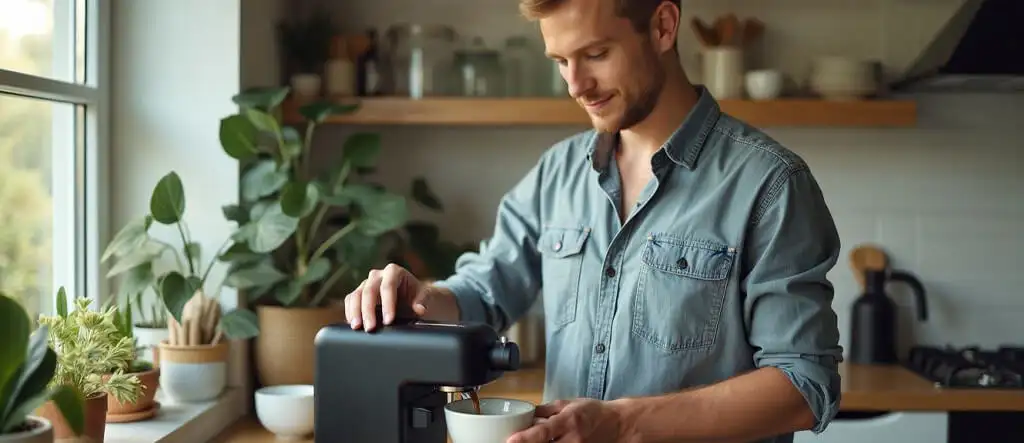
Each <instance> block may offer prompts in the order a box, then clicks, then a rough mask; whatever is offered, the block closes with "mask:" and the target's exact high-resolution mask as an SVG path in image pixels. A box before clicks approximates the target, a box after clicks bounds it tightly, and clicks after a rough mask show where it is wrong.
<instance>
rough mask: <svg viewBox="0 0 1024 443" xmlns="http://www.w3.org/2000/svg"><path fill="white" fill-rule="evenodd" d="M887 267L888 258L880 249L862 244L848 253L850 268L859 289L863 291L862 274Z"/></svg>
mask: <svg viewBox="0 0 1024 443" xmlns="http://www.w3.org/2000/svg"><path fill="white" fill-rule="evenodd" d="M887 267H889V258H888V257H887V256H886V254H885V251H884V250H882V248H881V247H879V246H877V245H873V244H862V245H859V246H857V247H855V248H853V250H852V251H850V268H852V269H853V276H854V278H856V279H857V283H858V284H859V285H860V287H861V289H862V290H863V289H864V273H865V272H867V271H879V270H883V269H885V268H887Z"/></svg>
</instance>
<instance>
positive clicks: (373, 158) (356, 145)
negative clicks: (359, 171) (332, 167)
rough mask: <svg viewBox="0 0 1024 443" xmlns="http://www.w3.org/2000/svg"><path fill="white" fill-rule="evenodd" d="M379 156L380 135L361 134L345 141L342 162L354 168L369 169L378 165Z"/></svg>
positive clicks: (372, 133) (371, 133)
mask: <svg viewBox="0 0 1024 443" xmlns="http://www.w3.org/2000/svg"><path fill="white" fill-rule="evenodd" d="M379 155H380V134H377V133H374V132H359V133H355V134H352V135H351V136H350V137H349V138H348V139H347V140H345V146H344V147H343V148H342V154H341V161H342V162H345V163H349V164H351V165H352V167H353V168H369V167H373V166H374V165H376V164H377V157H378V156H379Z"/></svg>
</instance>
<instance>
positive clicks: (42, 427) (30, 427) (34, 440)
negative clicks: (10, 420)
mask: <svg viewBox="0 0 1024 443" xmlns="http://www.w3.org/2000/svg"><path fill="white" fill-rule="evenodd" d="M25 423H26V426H24V427H23V428H22V429H21V430H19V431H17V432H12V433H9V434H0V443H53V425H52V424H50V420H47V419H45V418H42V417H36V416H32V415H30V416H28V417H25Z"/></svg>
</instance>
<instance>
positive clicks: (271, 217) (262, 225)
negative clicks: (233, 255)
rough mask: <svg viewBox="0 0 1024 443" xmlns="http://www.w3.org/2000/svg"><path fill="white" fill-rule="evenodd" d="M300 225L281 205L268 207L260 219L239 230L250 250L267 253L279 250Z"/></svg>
mask: <svg viewBox="0 0 1024 443" xmlns="http://www.w3.org/2000/svg"><path fill="white" fill-rule="evenodd" d="M298 225H299V219H297V218H295V217H292V216H290V215H288V214H285V213H284V212H283V211H282V210H281V205H280V204H273V205H270V206H268V207H267V210H266V211H264V212H263V213H262V214H260V217H259V218H257V219H254V220H253V221H251V222H249V224H247V225H245V226H244V227H243V228H242V229H241V230H239V235H240V236H241V237H242V238H244V239H245V241H246V243H247V244H248V245H249V249H250V250H252V251H253V252H257V253H266V252H271V251H273V250H275V249H277V247H278V246H281V244H282V243H284V242H285V240H288V238H289V237H291V235H292V234H293V233H295V229H296V228H297V227H298ZM235 240H236V241H238V239H235Z"/></svg>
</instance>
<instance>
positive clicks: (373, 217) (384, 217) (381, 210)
mask: <svg viewBox="0 0 1024 443" xmlns="http://www.w3.org/2000/svg"><path fill="white" fill-rule="evenodd" d="M357 204H359V206H360V208H361V209H362V214H361V216H360V217H359V220H358V221H357V223H358V228H359V230H360V231H361V232H363V233H364V234H366V235H369V236H378V235H382V234H384V233H385V232H388V231H391V230H393V229H397V228H398V227H400V226H402V225H403V224H405V222H406V220H407V219H408V218H409V213H408V208H407V207H406V204H405V198H404V197H402V196H400V195H395V194H392V193H390V192H378V193H377V194H376V195H375V196H373V197H372V198H368V199H365V200H361V201H359V202H357Z"/></svg>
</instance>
